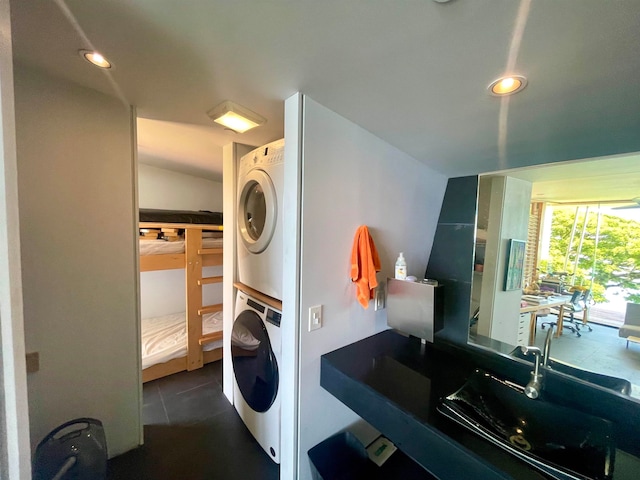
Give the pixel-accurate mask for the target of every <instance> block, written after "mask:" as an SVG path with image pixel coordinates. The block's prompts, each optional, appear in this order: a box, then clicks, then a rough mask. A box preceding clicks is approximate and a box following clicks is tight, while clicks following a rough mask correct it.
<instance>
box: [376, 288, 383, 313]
mask: <svg viewBox="0 0 640 480" xmlns="http://www.w3.org/2000/svg"><path fill="white" fill-rule="evenodd" d="M374 297H375V299H374V310H375V311H378V310H382V309H383V308H384V307H385V296H384V285H382V284H381V285H379V286H378V287H377V288H376V291H375V295H374Z"/></svg>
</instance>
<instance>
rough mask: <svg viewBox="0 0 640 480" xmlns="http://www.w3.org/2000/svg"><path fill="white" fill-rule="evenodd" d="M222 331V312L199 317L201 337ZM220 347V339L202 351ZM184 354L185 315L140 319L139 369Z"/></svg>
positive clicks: (185, 337) (185, 345)
mask: <svg viewBox="0 0 640 480" xmlns="http://www.w3.org/2000/svg"><path fill="white" fill-rule="evenodd" d="M220 331H222V312H221V311H220V312H215V313H206V314H204V315H203V316H202V334H203V335H206V334H209V333H214V332H220ZM220 347H222V340H218V341H216V342H211V343H207V344H205V345H203V346H202V349H203V350H204V351H208V350H214V349H216V348H220ZM186 354H187V325H186V316H185V313H175V314H171V315H164V316H162V317H153V318H144V319H142V368H143V369H145V368H148V367H151V366H152V365H156V364H158V363H164V362H168V361H169V360H173V359H174V358H180V357H184V356H185V355H186Z"/></svg>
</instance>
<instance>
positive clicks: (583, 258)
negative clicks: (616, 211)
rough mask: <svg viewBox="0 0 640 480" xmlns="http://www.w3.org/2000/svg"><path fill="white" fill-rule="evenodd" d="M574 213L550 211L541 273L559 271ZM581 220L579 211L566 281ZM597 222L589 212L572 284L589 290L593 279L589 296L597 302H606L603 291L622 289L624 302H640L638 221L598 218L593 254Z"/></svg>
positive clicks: (572, 210) (563, 209)
mask: <svg viewBox="0 0 640 480" xmlns="http://www.w3.org/2000/svg"><path fill="white" fill-rule="evenodd" d="M575 213H576V209H575V207H556V208H554V209H553V220H552V224H551V239H550V248H549V260H547V261H542V262H540V269H541V271H542V272H549V273H551V272H562V271H563V268H564V262H565V257H566V254H567V250H568V247H569V240H570V237H571V228H572V227H573V222H574V218H575ZM584 218H585V209H584V208H581V209H580V211H579V213H578V223H577V227H576V234H575V237H574V239H573V245H572V249H571V255H570V256H569V262H568V263H567V267H566V272H567V273H568V274H569V275H568V277H567V278H568V279H569V281H570V279H571V276H572V274H573V270H574V265H575V260H576V254H577V249H578V244H579V242H580V234H581V232H582V227H583V224H584ZM597 223H598V214H597V212H594V211H593V210H591V211H590V212H589V216H588V221H587V228H586V231H585V235H584V240H583V243H582V249H581V251H580V258H579V259H578V268H577V271H576V275H575V277H574V280H573V284H574V285H580V286H586V287H589V286H590V285H591V279H592V277H593V288H592V294H593V298H594V300H595V301H596V302H597V303H601V302H605V301H606V299H605V297H604V293H605V290H606V289H607V288H611V287H620V288H622V289H623V291H624V295H625V299H626V300H627V301H630V302H635V303H638V302H640V222H637V221H634V220H626V219H623V218H620V217H617V216H615V215H608V214H603V215H601V219H600V232H599V235H598V244H597V251H596V230H597ZM594 256H595V265H594Z"/></svg>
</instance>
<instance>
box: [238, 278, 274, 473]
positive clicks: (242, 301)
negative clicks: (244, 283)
mask: <svg viewBox="0 0 640 480" xmlns="http://www.w3.org/2000/svg"><path fill="white" fill-rule="evenodd" d="M281 317H282V313H281V312H279V311H277V310H275V309H274V308H271V307H269V306H268V305H265V304H264V303H262V302H260V301H258V300H256V299H255V298H253V297H250V296H249V295H247V294H246V293H244V292H240V291H238V294H237V296H236V308H235V315H234V321H233V329H232V331H231V360H232V364H233V404H234V406H235V408H236V410H237V411H238V414H239V415H240V418H242V420H243V421H244V423H245V425H246V426H247V428H248V429H249V431H250V432H251V433H252V434H253V436H254V437H255V438H256V440H257V441H258V443H259V444H260V446H261V447H262V448H263V449H264V451H265V452H267V454H268V455H269V457H270V458H271V459H272V460H273V461H274V462H276V463H280V376H279V365H280V364H281V359H282V352H281V344H282V336H281V334H280V319H281Z"/></svg>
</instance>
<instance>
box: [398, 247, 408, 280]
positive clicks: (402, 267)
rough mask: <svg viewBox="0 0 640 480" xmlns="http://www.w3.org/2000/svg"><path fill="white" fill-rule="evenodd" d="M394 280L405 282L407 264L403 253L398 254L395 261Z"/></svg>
mask: <svg viewBox="0 0 640 480" xmlns="http://www.w3.org/2000/svg"><path fill="white" fill-rule="evenodd" d="M395 276H396V278H397V279H398V280H406V278H407V262H406V260H405V259H404V253H402V252H400V255H398V259H397V260H396V275H395Z"/></svg>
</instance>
